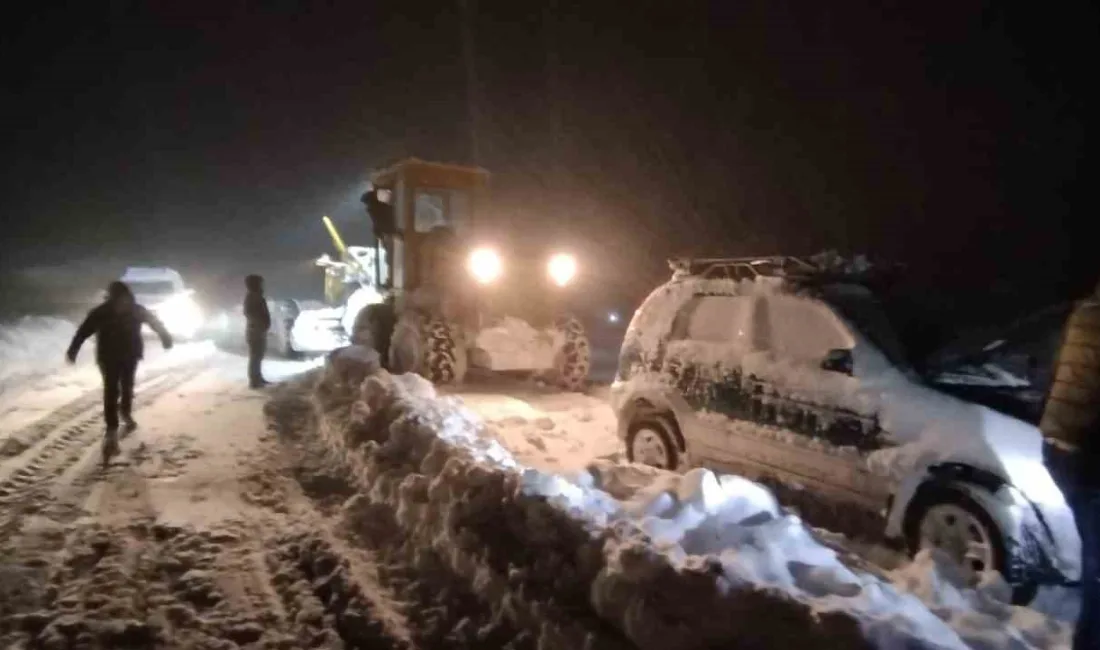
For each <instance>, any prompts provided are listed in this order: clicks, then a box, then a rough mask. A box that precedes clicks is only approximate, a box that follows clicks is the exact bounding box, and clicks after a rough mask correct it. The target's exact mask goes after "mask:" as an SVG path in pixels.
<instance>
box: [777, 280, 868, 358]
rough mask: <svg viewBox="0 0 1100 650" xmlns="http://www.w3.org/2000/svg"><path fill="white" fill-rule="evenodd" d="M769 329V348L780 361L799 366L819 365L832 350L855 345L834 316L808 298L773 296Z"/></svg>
mask: <svg viewBox="0 0 1100 650" xmlns="http://www.w3.org/2000/svg"><path fill="white" fill-rule="evenodd" d="M768 325H769V326H770V331H769V332H768V335H767V337H766V338H767V340H768V347H769V348H770V349H771V350H772V351H774V352H775V354H776V355H777V356H779V357H780V358H784V359H789V360H791V361H795V362H804V363H811V364H818V363H820V362H821V360H822V359H824V358H825V355H826V354H828V352H829V350H835V349H838V348H851V347H853V346H854V345H855V341H853V340H852V336H851V334H849V332H848V331H847V330H846V329H845V328H844V327H843V325H842V324H841V323H840V321H838V320H837V318H836V317H835V316H833V314H832V312H830V311H829V310H828V309H827V308H825V307H824V306H823V305H821V304H819V303H817V302H814V301H812V300H808V299H806V298H799V297H796V296H787V295H776V296H771V297H770V299H769V300H768Z"/></svg>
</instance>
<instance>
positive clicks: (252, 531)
mask: <svg viewBox="0 0 1100 650" xmlns="http://www.w3.org/2000/svg"><path fill="white" fill-rule="evenodd" d="M59 338H63V337H60V336H59ZM21 345H22V344H20V346H17V347H18V348H19V350H21V349H22V347H21ZM55 347H56V346H55V345H54V344H52V343H51V344H49V345H46V344H43V345H41V346H40V348H41V350H44V351H45V352H41V351H40V352H38V353H36V354H46V353H48V356H45V357H42V356H39V357H35V356H34V355H33V354H30V353H28V354H25V355H23V356H22V357H20V358H21V359H22V361H21V364H22V365H21V366H20V367H19V371H18V372H9V373H8V374H7V375H6V377H5V378H4V386H5V390H4V392H3V393H0V647H4V648H7V647H12V648H23V647H26V648H31V647H36V648H37V647H42V648H55V647H56V648H70V647H78V648H117V647H132V648H185V647H186V648H235V647H250V648H302V647H331V648H338V647H347V648H414V647H415V648H425V649H429V650H434V649H435V648H445V647H446V648H474V647H479V648H480V647H494V648H496V647H512V648H535V647H540V648H570V649H572V648H582V647H585V646H586V644H587V645H589V646H590V647H600V648H604V647H609V648H614V647H624V648H625V647H646V648H648V647H660V648H662V649H667V648H679V647H683V648H690V647H699V645H698V644H699V643H703V642H704V641H706V642H708V643H709V642H713V641H715V640H716V639H727V638H728V639H729V643H731V644H732V645H731V646H730V647H742V646H743V647H772V646H775V647H778V645H790V643H791V642H793V641H794V640H795V639H797V640H798V642H799V643H800V645H802V646H805V647H822V648H825V647H836V644H837V643H842V644H844V645H845V647H847V646H853V647H861V646H877V647H894V646H893V645H892V644H896V643H900V642H903V641H904V642H914V645H912V646H910V647H926V648H955V647H959V648H961V647H964V646H965V644H969V645H970V646H971V647H982V648H1005V647H1018V648H1029V647H1034V648H1057V647H1062V646H1064V644H1065V642H1066V640H1067V638H1068V636H1067V634H1068V626H1067V625H1066V624H1065V623H1064V622H1059V621H1057V620H1054V619H1050V618H1047V617H1045V616H1043V615H1042V614H1040V613H1038V612H1036V611H1034V610H1030V609H1023V608H1012V607H1010V606H1008V605H1005V604H1003V603H1002V602H1000V601H999V600H998V594H1000V591H999V589H1000V588H999V586H998V585H997V583H996V582H995V581H994V582H991V583H990V584H988V585H985V586H984V587H983V589H982V590H981V591H980V592H973V591H970V592H965V591H960V590H959V589H957V588H956V587H954V586H951V584H950V581H951V577H950V575H949V574H945V573H944V572H943V568H942V567H938V566H937V565H936V564H935V562H933V560H932V558H931V557H925V558H923V559H922V563H918V564H917V565H912V566H909V567H905V568H904V569H903V570H902V571H900V572H897V573H893V574H892V573H890V572H887V571H883V570H881V569H878V568H876V569H875V570H874V571H873V572H872V573H867V572H863V571H860V570H859V569H858V568H857V569H852V564H851V563H847V564H846V563H845V562H841V561H837V559H836V557H835V555H834V554H832V553H831V552H830V551H829V550H828V549H826V548H825V547H822V546H820V545H819V544H818V543H817V542H815V541H814V539H813V536H812V535H809V534H807V532H806V531H805V530H804V529H803V527H802V526H801V523H800V522H799V521H798V519H797V518H794V517H790V516H785V515H783V513H781V512H780V511H779V510H777V509H776V508H775V506H774V502H772V501H770V500H769V499H770V497H769V496H767V494H766V491H763V490H762V488H759V487H758V486H754V485H753V484H751V483H749V482H747V481H742V480H739V479H733V478H732V477H722V479H721V481H717V480H715V479H714V477H713V475H711V474H709V473H707V472H705V471H697V472H694V473H693V474H691V475H689V476H688V477H684V478H680V477H675V476H671V475H668V474H667V473H662V472H660V471H657V470H649V469H647V468H639V467H633V466H629V465H625V464H623V463H622V453H621V443H620V442H619V441H618V439H617V438H616V436H615V423H614V419H613V417H612V414H611V412H610V409H609V408H608V407H607V404H606V400H605V399H604V396H603V395H602V393H601V391H602V390H603V389H601V388H599V387H597V388H595V389H593V390H592V391H591V392H590V393H589V394H583V395H582V394H568V393H560V392H557V391H554V390H551V389H548V388H545V387H542V386H539V385H538V384H537V383H535V382H530V381H517V380H507V379H494V380H491V381H482V382H478V383H475V384H471V385H468V386H465V387H462V388H460V389H456V390H454V391H451V392H452V393H453V394H454V395H455V396H457V397H458V398H460V400H461V401H455V400H448V399H447V398H444V399H439V398H438V397H436V396H435V395H434V392H433V391H431V389H430V387H428V388H425V387H423V386H422V385H421V384H418V383H417V382H415V381H412V379H411V378H410V379H400V378H399V381H398V382H397V383H393V381H392V380H390V379H382V380H379V381H376V382H375V383H373V384H371V382H367V384H368V385H363V386H362V388H360V385H359V379H355V380H354V381H351V382H350V383H348V382H347V381H346V378H344V377H343V376H342V375H341V374H340V373H337V372H334V371H332V370H330V371H328V372H325V373H320V372H319V371H318V372H312V373H309V372H307V371H309V370H310V369H311V367H313V366H316V365H317V364H311V363H306V362H285V361H277V360H272V361H270V362H269V363H268V364H267V373H268V375H269V377H270V378H272V379H276V380H286V382H285V383H284V384H283V385H280V386H276V387H274V388H272V389H271V390H270V391H269V393H268V394H266V395H265V394H263V393H256V392H254V391H249V390H248V389H247V388H245V384H246V382H245V368H244V361H243V359H241V358H240V357H239V356H236V355H233V354H229V353H226V352H223V351H219V350H216V349H214V348H213V347H212V346H210V345H207V344H191V345H183V346H179V347H178V348H176V349H174V350H172V351H171V352H168V353H163V352H161V351H158V350H155V349H151V350H150V353H149V359H148V361H147V362H146V363H145V364H144V365H143V367H142V370H141V373H140V375H139V386H138V390H137V411H136V417H137V419H138V421H139V423H140V424H141V428H140V429H139V430H138V431H137V432H135V433H134V434H132V435H131V436H129V437H127V438H126V439H124V440H123V453H122V455H121V456H120V457H119V458H118V459H116V460H115V461H114V462H112V463H111V465H110V466H109V467H107V468H103V467H101V465H100V463H99V448H98V442H99V439H100V436H101V432H102V424H101V422H100V415H99V392H98V391H99V377H98V373H97V372H96V370H95V368H94V366H91V365H90V364H89V363H88V361H87V360H86V359H85V360H82V363H80V364H78V365H77V366H76V367H67V366H64V365H63V364H62V363H60V361H59V356H60V349H55ZM153 347H155V346H151V348H153ZM17 351H18V350H17ZM89 352H90V351H85V354H84V357H85V358H87V357H90V356H91V355H90V353H89ZM14 367H15V366H11V368H14ZM302 373H306V374H304V375H303V374H302ZM463 405H464V406H463ZM464 407H468V409H469V410H466V408H464ZM483 422H484V424H483ZM526 468H531V469H526ZM749 515H751V516H749ZM746 516H748V519H746V518H745V517H746ZM832 541H835V542H837V545H838V546H843V540H842V539H841V540H832ZM790 558H794V560H791V559H790ZM922 602H923V604H922ZM929 607H930V608H931V609H927V608H929ZM731 630H737V631H738V632H737V634H736V635H731V632H730V631H731ZM807 635H811V636H812V635H816V636H815V638H812V639H811V638H807ZM737 639H741V641H743V643H741V644H740V645H738V644H737V643H735V641H736V640H737ZM915 639H919V640H920V642H919V643H916V642H915ZM962 639H965V642H964V641H963V640H962ZM592 644H595V645H592Z"/></svg>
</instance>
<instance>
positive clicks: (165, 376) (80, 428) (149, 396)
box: [0, 364, 200, 537]
mask: <svg viewBox="0 0 1100 650" xmlns="http://www.w3.org/2000/svg"><path fill="white" fill-rule="evenodd" d="M199 369H200V366H198V365H197V364H188V365H187V366H184V367H182V368H181V367H174V368H172V369H169V370H166V371H162V372H157V373H156V374H154V375H153V376H152V377H147V378H145V379H144V380H143V381H142V382H141V384H139V385H138V386H136V387H135V396H134V407H135V409H140V408H142V407H145V406H148V405H149V404H151V403H152V402H153V401H154V400H156V399H157V398H159V397H160V396H161V395H164V394H166V393H168V392H170V391H172V390H174V389H175V388H177V387H178V386H180V385H182V384H183V383H185V382H187V381H189V380H190V379H192V378H193V377H195V376H196V375H197V374H198V372H199ZM89 401H90V400H88V399H87V397H86V396H85V397H82V398H78V399H77V400H74V401H73V402H70V403H69V404H66V405H65V406H62V407H61V408H60V409H58V410H56V411H54V412H53V413H51V414H50V415H48V416H46V417H45V418H44V419H43V420H40V421H39V422H38V423H36V424H35V425H32V426H41V427H43V428H42V429H35V431H36V432H38V433H36V434H35V435H37V436H38V440H37V441H36V444H35V445H33V446H32V447H30V448H28V449H27V450H26V458H25V459H22V460H21V461H16V462H14V463H13V464H12V465H13V466H12V467H9V468H8V469H7V471H6V472H4V474H0V537H6V536H10V535H12V534H13V533H14V532H16V531H17V530H18V528H19V527H20V524H21V522H22V517H23V515H24V513H25V512H26V511H27V510H28V508H30V509H32V510H33V509H35V508H36V507H37V506H38V505H40V504H39V502H41V501H44V500H47V499H48V498H49V492H50V489H51V487H52V483H53V481H54V480H55V479H57V478H58V477H60V476H61V475H62V474H64V473H65V471H66V470H68V469H69V468H71V467H73V466H74V465H76V464H77V463H79V462H80V461H81V460H82V459H83V458H84V457H85V456H86V455H87V454H88V453H89V447H91V446H92V445H95V444H96V443H98V442H100V441H101V440H102V422H101V417H102V415H101V414H100V412H99V408H98V407H99V402H100V401H99V399H98V398H97V399H95V400H94V402H93V403H89ZM47 426H50V427H52V428H45V427H47ZM21 455H22V454H21Z"/></svg>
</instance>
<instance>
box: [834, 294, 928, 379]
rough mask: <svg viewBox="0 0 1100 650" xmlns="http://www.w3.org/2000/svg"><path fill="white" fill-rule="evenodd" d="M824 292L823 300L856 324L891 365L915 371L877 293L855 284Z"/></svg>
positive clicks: (907, 352)
mask: <svg viewBox="0 0 1100 650" xmlns="http://www.w3.org/2000/svg"><path fill="white" fill-rule="evenodd" d="M820 291H821V298H822V300H824V301H825V302H826V303H828V304H829V305H830V306H832V307H833V308H834V309H836V310H837V311H838V312H839V313H840V315H841V317H843V318H844V319H845V320H847V321H848V322H850V323H851V324H852V325H854V326H855V327H856V329H858V330H859V332H860V333H861V334H862V335H863V336H865V337H867V340H868V341H870V342H871V344H873V345H874V346H875V347H877V348H878V349H879V350H880V351H882V353H883V354H884V355H886V358H887V359H889V360H890V362H891V363H893V364H894V365H896V366H898V367H899V368H901V369H910V368H912V364H911V363H910V358H909V351H908V350H906V349H905V346H904V345H903V344H902V342H901V340H900V339H899V338H898V335H897V332H896V331H895V329H894V327H893V326H892V325H891V323H890V319H889V318H888V317H887V315H886V311H885V310H884V309H883V308H882V305H881V304H880V303H879V301H878V300H877V299H876V298H875V296H874V294H872V293H871V292H870V291H869V290H867V289H866V288H865V287H861V286H859V285H851V284H833V285H827V286H825V287H822V288H821V290H820Z"/></svg>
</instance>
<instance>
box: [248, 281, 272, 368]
mask: <svg viewBox="0 0 1100 650" xmlns="http://www.w3.org/2000/svg"><path fill="white" fill-rule="evenodd" d="M244 286H245V288H247V289H248V293H247V294H245V297H244V319H245V340H246V341H247V342H248V385H249V386H250V387H252V388H263V387H264V386H266V385H267V383H268V382H267V380H266V379H264V376H263V361H264V353H265V352H266V351H267V332H268V330H270V329H271V312H270V311H268V309H267V300H266V299H265V298H264V279H263V278H262V277H260V276H258V275H250V276H248V277H247V278H245V279H244Z"/></svg>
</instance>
